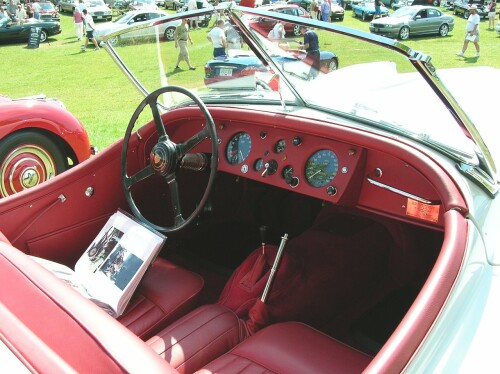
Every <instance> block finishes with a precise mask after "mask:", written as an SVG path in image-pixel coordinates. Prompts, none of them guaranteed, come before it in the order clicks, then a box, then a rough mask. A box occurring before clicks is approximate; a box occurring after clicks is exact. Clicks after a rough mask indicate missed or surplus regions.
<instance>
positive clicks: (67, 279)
mask: <svg viewBox="0 0 500 374" xmlns="http://www.w3.org/2000/svg"><path fill="white" fill-rule="evenodd" d="M29 257H30V258H31V259H32V260H34V261H36V262H38V263H39V264H40V265H42V266H43V267H44V268H45V269H47V270H49V271H50V272H52V273H53V274H54V275H55V276H56V277H57V278H59V279H61V280H62V281H63V282H64V283H66V284H67V285H69V286H71V287H73V288H74V289H75V290H76V291H78V292H80V293H81V294H82V295H83V296H85V297H86V298H90V295H89V293H88V291H87V289H86V287H85V286H84V285H83V284H82V283H81V282H80V281H79V280H78V277H77V276H76V274H75V272H74V271H73V270H71V269H70V268H69V267H67V266H65V265H62V264H59V263H57V262H54V261H50V260H46V259H44V258H41V257H35V256H29Z"/></svg>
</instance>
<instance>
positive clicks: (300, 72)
mask: <svg viewBox="0 0 500 374" xmlns="http://www.w3.org/2000/svg"><path fill="white" fill-rule="evenodd" d="M272 56H273V60H274V62H275V63H276V64H278V65H279V66H280V67H281V68H282V69H283V70H284V71H287V72H288V73H289V74H292V72H293V74H294V76H295V77H302V78H303V79H309V77H308V74H309V72H310V70H311V64H312V63H311V62H310V61H308V60H307V57H306V53H305V52H304V51H303V50H298V49H290V48H286V50H282V49H281V48H274V52H273V54H272ZM338 66H339V60H338V57H337V55H335V53H332V52H329V51H320V69H321V72H322V73H323V74H327V73H330V72H332V71H334V70H337V68H338ZM276 83H277V80H276V79H275V75H274V74H273V73H270V72H269V71H268V70H267V69H266V67H265V66H264V65H263V64H262V62H261V61H260V60H259V58H257V56H255V54H254V53H253V52H252V51H245V50H230V51H228V55H227V56H219V57H215V58H213V59H211V60H209V61H208V62H207V63H206V65H205V85H206V86H207V87H209V88H213V89H224V90H227V89H232V90H234V89H241V88H242V87H244V88H252V87H253V88H255V89H257V88H259V87H264V88H267V87H271V88H273V89H277V88H278V86H277V85H276Z"/></svg>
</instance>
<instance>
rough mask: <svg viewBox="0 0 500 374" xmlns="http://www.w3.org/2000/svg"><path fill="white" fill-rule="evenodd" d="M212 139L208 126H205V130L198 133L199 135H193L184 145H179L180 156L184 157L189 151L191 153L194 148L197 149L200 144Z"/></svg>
mask: <svg viewBox="0 0 500 374" xmlns="http://www.w3.org/2000/svg"><path fill="white" fill-rule="evenodd" d="M208 138H210V128H209V127H208V126H205V127H204V128H203V130H201V131H200V132H198V133H197V134H195V135H193V136H192V137H191V138H189V139H188V140H186V141H185V142H184V143H181V144H179V145H178V146H177V147H178V148H179V153H180V156H181V157H182V156H184V155H186V154H187V153H189V151H191V150H192V149H193V148H194V147H196V146H197V145H198V144H200V143H201V142H202V141H204V140H205V139H208Z"/></svg>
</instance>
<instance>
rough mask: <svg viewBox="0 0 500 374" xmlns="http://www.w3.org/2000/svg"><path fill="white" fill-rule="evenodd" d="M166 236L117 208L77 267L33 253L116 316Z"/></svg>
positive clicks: (40, 261)
mask: <svg viewBox="0 0 500 374" xmlns="http://www.w3.org/2000/svg"><path fill="white" fill-rule="evenodd" d="M165 239H166V237H165V236H163V235H162V234H160V233H158V232H157V231H154V230H152V229H150V228H147V227H145V226H144V225H142V224H141V223H139V222H137V221H136V220H135V219H133V218H132V217H130V216H129V215H127V214H125V213H123V212H121V211H118V212H116V213H115V214H113V215H112V216H111V217H110V218H109V220H108V222H107V223H106V224H105V225H104V227H103V228H102V230H101V231H100V232H99V234H98V235H97V237H96V238H95V239H94V241H93V242H92V243H91V244H90V246H89V247H88V248H87V250H86V251H85V253H84V254H83V256H82V257H80V259H79V260H78V262H77V263H76V265H75V270H74V271H73V270H71V269H70V268H68V267H67V266H64V265H61V264H58V263H56V262H53V261H49V260H45V259H42V258H38V257H32V258H33V259H34V260H35V261H37V262H39V263H40V264H42V265H43V266H44V267H45V268H47V269H48V270H50V271H52V272H53V273H54V274H55V275H56V276H57V277H59V278H60V279H62V280H63V281H65V282H66V283H68V284H69V285H71V286H72V287H73V288H75V289H76V290H77V291H79V292H80V293H81V294H82V295H84V296H85V297H87V298H89V299H90V300H92V301H93V302H95V303H96V304H97V305H98V306H100V307H101V308H102V309H104V310H105V311H107V312H108V313H109V314H111V315H112V316H113V317H119V316H120V315H121V314H122V313H123V311H124V310H125V307H126V306H127V304H128V302H129V301H130V298H131V297H132V294H133V293H134V291H135V289H136V288H137V286H138V285H139V282H140V280H141V278H142V277H143V276H144V274H145V272H146V270H147V268H148V266H149V265H150V264H151V262H153V260H154V259H155V257H156V255H157V254H158V252H159V251H160V249H161V247H162V245H163V243H164V241H165Z"/></svg>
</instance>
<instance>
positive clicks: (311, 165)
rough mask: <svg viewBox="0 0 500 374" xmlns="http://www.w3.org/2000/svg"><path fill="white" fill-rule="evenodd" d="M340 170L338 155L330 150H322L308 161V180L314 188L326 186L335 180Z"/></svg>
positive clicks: (306, 171)
mask: <svg viewBox="0 0 500 374" xmlns="http://www.w3.org/2000/svg"><path fill="white" fill-rule="evenodd" d="M338 169H339V160H338V158H337V155H336V154H335V153H334V152H332V151H330V150H328V149H321V150H319V151H317V152H316V153H314V154H313V155H312V156H311V157H309V159H308V160H307V163H306V170H305V174H306V180H307V181H308V182H309V184H310V185H311V186H313V187H323V186H326V185H327V184H328V183H330V182H331V181H332V180H333V178H335V176H336V175H337V171H338Z"/></svg>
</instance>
